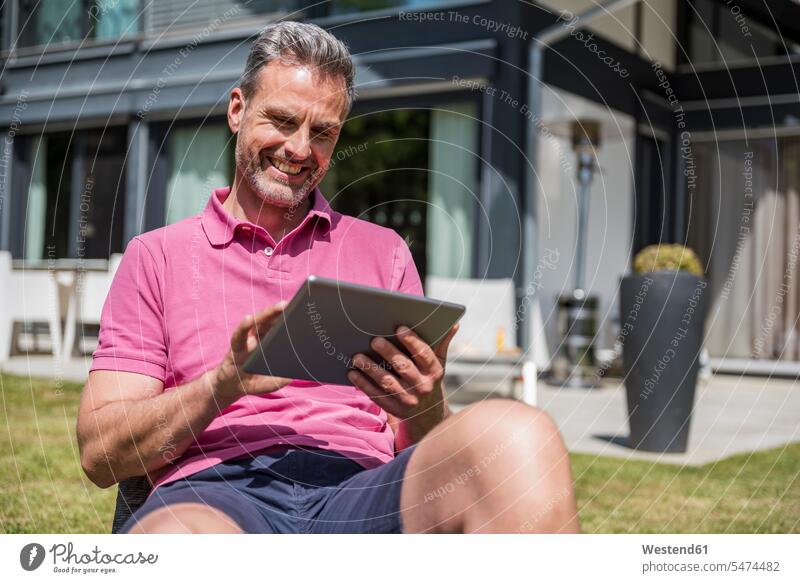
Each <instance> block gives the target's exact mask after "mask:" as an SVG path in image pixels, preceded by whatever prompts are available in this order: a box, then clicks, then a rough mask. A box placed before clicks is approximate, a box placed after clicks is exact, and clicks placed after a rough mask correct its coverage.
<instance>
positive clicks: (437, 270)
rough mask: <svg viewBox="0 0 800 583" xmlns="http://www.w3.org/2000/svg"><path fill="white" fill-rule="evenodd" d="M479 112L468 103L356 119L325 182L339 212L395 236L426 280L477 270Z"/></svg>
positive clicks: (346, 128)
mask: <svg viewBox="0 0 800 583" xmlns="http://www.w3.org/2000/svg"><path fill="white" fill-rule="evenodd" d="M475 110H476V108H475V107H474V106H472V105H471V104H463V105H456V106H449V107H442V108H436V109H433V110H423V109H395V110H384V111H381V112H378V113H370V114H363V115H355V116H353V117H352V118H351V119H350V120H348V121H347V123H345V124H344V127H343V129H342V134H341V137H340V139H339V143H338V145H337V149H336V152H335V153H334V156H333V159H332V163H331V168H330V170H329V171H328V173H327V175H326V176H325V179H324V180H323V182H322V185H321V189H322V192H323V193H324V194H325V197H326V198H327V199H328V200H329V201H330V203H331V206H333V207H334V208H335V209H336V210H338V211H339V212H342V213H345V214H348V215H352V216H356V217H359V218H362V219H364V220H367V221H370V222H373V223H377V224H379V225H383V226H386V227H389V228H392V229H394V230H395V231H397V233H398V234H400V236H401V237H403V238H404V239H405V240H406V243H407V244H408V246H409V248H410V249H411V254H412V256H413V257H414V262H415V263H416V265H417V269H418V270H419V273H420V276H421V277H422V279H423V281H425V278H426V276H428V275H441V276H449V277H471V276H472V273H473V263H474V260H473V257H474V253H475V241H476V237H475V225H474V222H475V208H476V204H477V202H476V196H475V193H476V189H477V184H476V183H477V168H478V167H477V156H476V152H477V148H478V130H477V122H476V121H475Z"/></svg>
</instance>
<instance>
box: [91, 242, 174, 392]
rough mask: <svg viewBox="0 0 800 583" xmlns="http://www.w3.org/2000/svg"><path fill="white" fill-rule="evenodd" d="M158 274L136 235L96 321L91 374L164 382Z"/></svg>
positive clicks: (161, 309)
mask: <svg viewBox="0 0 800 583" xmlns="http://www.w3.org/2000/svg"><path fill="white" fill-rule="evenodd" d="M159 281H160V276H159V269H158V266H157V265H156V261H155V260H154V258H153V255H152V254H151V253H150V250H149V249H148V248H147V247H146V246H145V244H144V243H143V242H142V241H141V240H140V239H139V238H138V237H137V238H134V239H132V240H131V242H130V243H129V244H128V246H127V248H126V249H125V253H124V254H123V256H122V259H121V261H120V264H119V267H118V269H117V272H116V274H115V275H114V279H113V281H112V282H111V287H110V289H109V292H108V296H107V297H106V300H105V303H104V304H103V310H102V314H101V317H100V339H99V343H98V346H97V350H95V352H94V354H93V355H92V366H91V368H90V370H116V371H120V372H134V373H139V374H143V375H147V376H151V377H154V378H157V379H159V380H161V381H162V382H163V381H164V379H165V377H166V368H167V347H166V339H165V338H166V335H165V333H164V317H163V316H164V306H163V302H162V295H161V289H160V285H159Z"/></svg>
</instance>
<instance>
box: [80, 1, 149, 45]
mask: <svg viewBox="0 0 800 583" xmlns="http://www.w3.org/2000/svg"><path fill="white" fill-rule="evenodd" d="M139 10H140V7H139V0H99V1H98V2H95V4H94V6H92V7H90V9H89V18H90V22H91V25H92V28H93V31H94V38H96V39H114V38H119V37H123V36H128V35H131V34H134V33H136V31H138V30H139Z"/></svg>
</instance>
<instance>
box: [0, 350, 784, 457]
mask: <svg viewBox="0 0 800 583" xmlns="http://www.w3.org/2000/svg"><path fill="white" fill-rule="evenodd" d="M90 363H91V358H90V357H88V356H87V357H86V358H80V359H78V358H74V359H71V360H69V361H67V362H65V363H60V364H56V363H55V361H54V360H53V358H52V357H49V356H30V357H27V356H17V357H14V358H12V359H11V360H10V361H9V362H7V363H5V364H4V365H3V366H2V369H0V370H2V371H3V372H7V373H11V374H16V375H21V376H30V377H59V378H61V379H62V380H64V381H75V382H83V381H84V380H85V379H86V375H87V372H88V369H89V364H90ZM508 385H509V383H508V382H505V383H496V384H493V383H481V384H480V385H478V384H476V383H473V384H469V385H467V386H463V387H458V388H455V387H454V385H452V384H451V396H450V400H451V404H452V406H453V409H455V410H458V409H461V408H463V407H464V406H465V405H467V404H468V403H470V402H474V401H476V400H479V399H484V398H487V397H488V396H506V395H507V394H508V388H509V387H508ZM453 389H454V390H453ZM493 389H494V390H493ZM538 405H539V407H541V408H542V409H544V410H545V411H547V412H548V413H549V414H550V415H551V416H552V417H553V418H554V419H555V421H556V423H557V424H558V427H559V428H560V430H561V433H562V435H563V437H564V439H565V441H566V443H567V447H568V448H569V449H570V451H572V452H577V453H588V454H595V455H603V456H614V457H621V458H629V459H645V460H652V461H657V462H660V463H670V464H679V465H702V464H706V463H709V462H713V461H716V460H720V459H723V458H726V457H729V456H732V455H736V454H741V453H747V452H751V451H757V450H763V449H770V448H774V447H780V446H782V445H785V444H787V443H791V442H800V382H798V381H796V380H785V379H777V378H767V377H754V376H735V375H724V374H716V375H714V376H712V377H711V379H710V380H709V381H708V382H705V383H702V382H701V383H699V384H698V388H697V396H696V400H695V410H694V413H693V417H692V423H691V428H690V433H689V449H688V451H687V452H686V453H684V454H658V453H647V452H639V451H635V450H632V449H630V448H628V447H627V446H626V445H625V441H626V436H627V433H628V427H627V410H626V404H625V388H624V386H623V385H622V384H621V382H620V381H619V380H616V379H609V380H607V381H606V382H605V384H604V386H603V387H602V388H598V389H561V388H558V387H553V386H550V385H548V384H546V383H544V382H540V383H539V386H538Z"/></svg>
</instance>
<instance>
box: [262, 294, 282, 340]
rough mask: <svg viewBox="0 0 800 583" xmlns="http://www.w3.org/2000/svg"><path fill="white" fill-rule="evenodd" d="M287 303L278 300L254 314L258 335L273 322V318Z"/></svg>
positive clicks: (277, 315) (280, 312)
mask: <svg viewBox="0 0 800 583" xmlns="http://www.w3.org/2000/svg"><path fill="white" fill-rule="evenodd" d="M287 303H288V302H286V301H282V302H278V303H277V304H275V305H273V306H270V307H268V308H266V309H265V310H262V311H261V312H259V313H258V314H256V315H255V328H256V334H257V335H258V336H261V335H262V334H263V333H264V332H266V331H267V330H268V329H269V328H270V327H271V326H272V325H273V324H274V323H275V320H277V319H278V317H279V316H280V315H281V314H282V313H283V311H284V310H285V309H286V305H287Z"/></svg>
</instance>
